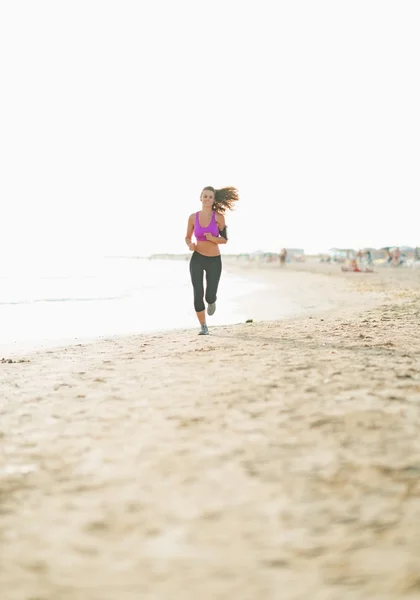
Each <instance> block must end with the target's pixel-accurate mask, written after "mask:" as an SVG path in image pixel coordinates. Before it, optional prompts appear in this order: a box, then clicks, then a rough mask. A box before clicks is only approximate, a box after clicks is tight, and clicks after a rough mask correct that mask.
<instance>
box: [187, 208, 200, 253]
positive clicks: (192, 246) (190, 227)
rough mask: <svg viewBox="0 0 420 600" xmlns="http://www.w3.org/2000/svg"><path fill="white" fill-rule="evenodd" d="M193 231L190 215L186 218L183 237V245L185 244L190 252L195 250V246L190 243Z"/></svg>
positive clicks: (192, 220)
mask: <svg viewBox="0 0 420 600" xmlns="http://www.w3.org/2000/svg"><path fill="white" fill-rule="evenodd" d="M193 231H194V215H190V216H189V218H188V225H187V234H186V236H185V243H186V244H187V246H188V248H189V249H190V250H191V251H194V250H195V249H196V248H197V246H196V244H193V243H192V234H193Z"/></svg>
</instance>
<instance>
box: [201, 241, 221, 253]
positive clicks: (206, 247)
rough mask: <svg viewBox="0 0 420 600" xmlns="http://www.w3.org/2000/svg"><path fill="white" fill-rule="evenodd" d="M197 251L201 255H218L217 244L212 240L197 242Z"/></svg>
mask: <svg viewBox="0 0 420 600" xmlns="http://www.w3.org/2000/svg"><path fill="white" fill-rule="evenodd" d="M197 252H198V253H199V254H202V255H203V256H219V254H220V250H219V246H218V244H215V243H214V242H197Z"/></svg>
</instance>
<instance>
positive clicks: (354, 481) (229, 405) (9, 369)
mask: <svg viewBox="0 0 420 600" xmlns="http://www.w3.org/2000/svg"><path fill="white" fill-rule="evenodd" d="M365 279H366V278H365ZM351 285H353V284H351ZM359 285H362V287H363V289H362V292H364V293H362V292H358V293H360V297H361V298H365V299H368V298H369V297H371V296H370V294H371V293H372V290H373V293H374V297H373V296H372V300H373V298H376V300H379V299H381V303H380V304H379V305H378V304H377V305H370V304H369V302H367V303H366V305H365V306H363V305H364V302H361V304H359V305H358V306H357V307H356V306H355V305H351V304H350V305H346V306H343V307H342V308H341V309H340V308H338V310H334V311H329V312H326V313H324V314H309V315H305V316H303V317H297V318H296V317H294V318H290V319H284V320H280V321H279V320H277V321H266V322H253V323H249V324H238V325H225V326H218V327H217V328H215V329H214V333H213V334H212V335H209V336H205V337H204V336H197V335H191V331H190V330H180V331H171V332H165V333H161V334H159V333H156V334H153V335H149V334H144V335H134V336H129V337H124V338H116V339H110V338H109V339H107V340H101V341H97V342H94V343H93V344H86V345H82V346H70V347H65V348H59V349H51V350H43V351H41V352H37V353H34V354H32V355H31V356H29V359H30V361H29V362H25V363H22V364H1V365H0V368H1V369H2V386H1V391H2V397H3V399H4V400H3V405H2V409H1V410H2V428H1V430H2V454H0V457H1V460H2V464H1V468H0V491H1V494H0V500H1V511H0V535H1V536H2V542H3V543H2V561H1V564H0V589H2V591H4V594H5V595H6V596H7V598H8V600H26V599H27V598H29V597H40V598H42V599H43V600H56V599H57V598H60V600H81V599H82V598H83V600H115V598H124V600H137V599H138V598H139V597H142V598H150V599H152V598H155V597H164V598H171V599H173V600H185V599H186V598H200V599H201V600H230V599H231V598H232V597H238V598H242V599H243V600H255V599H256V598H265V599H267V600H277V599H278V597H279V593H280V594H281V597H282V598H284V600H295V599H296V598H301V597H305V598H311V599H312V598H313V599H314V600H324V598H327V597H328V598H331V600H341V599H342V598H349V599H350V598H351V599H353V598H357V600H368V599H369V600H370V599H371V598H375V599H377V600H395V599H396V598H400V597H401V598H402V597H404V598H406V599H408V600H414V598H417V596H418V586H419V585H420V579H419V575H418V566H417V560H416V557H417V556H418V553H419V551H420V546H419V539H420V525H419V523H420V519H419V517H420V513H419V508H418V506H419V497H420V484H419V473H420V442H419V439H420V436H419V433H420V413H419V411H418V407H419V405H420V368H419V367H420V321H419V316H420V295H419V291H418V288H417V287H416V285H417V284H416V281H414V282H411V283H410V282H407V281H405V279H404V278H402V279H400V280H398V281H397V280H394V286H392V285H391V282H390V281H388V280H387V279H382V280H379V279H378V280H371V281H370V282H368V283H366V281H365V282H363V281H362V280H359V281H358V282H357V285H356V288H357V286H359ZM366 287H367V291H368V293H367V294H366V293H365V292H366V289H365V288H366ZM378 292H380V293H379V294H378V295H377V296H376V294H377V293H378ZM203 381H205V382H206V384H205V385H203ZM416 523H417V525H416Z"/></svg>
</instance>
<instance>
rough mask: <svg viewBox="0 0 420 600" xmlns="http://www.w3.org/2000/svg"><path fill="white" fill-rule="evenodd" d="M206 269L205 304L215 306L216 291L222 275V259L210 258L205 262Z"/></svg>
mask: <svg viewBox="0 0 420 600" xmlns="http://www.w3.org/2000/svg"><path fill="white" fill-rule="evenodd" d="M205 269H206V284H207V285H206V302H207V304H215V303H216V300H217V289H218V287H219V281H220V276H221V274H222V257H221V256H212V257H209V258H208V260H207V264H206V265H205Z"/></svg>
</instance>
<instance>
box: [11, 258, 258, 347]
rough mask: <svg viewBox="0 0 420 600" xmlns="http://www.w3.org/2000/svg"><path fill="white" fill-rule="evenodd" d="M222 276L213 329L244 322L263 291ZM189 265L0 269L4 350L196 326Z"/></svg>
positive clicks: (135, 262) (133, 261) (149, 262)
mask: <svg viewBox="0 0 420 600" xmlns="http://www.w3.org/2000/svg"><path fill="white" fill-rule="evenodd" d="M263 287H264V285H262V284H261V283H259V282H255V281H252V280H250V279H249V278H246V277H240V276H237V275H235V274H232V273H229V272H228V271H226V269H225V270H224V272H223V274H222V278H221V282H220V286H219V293H218V303H217V311H216V314H215V315H214V316H213V317H211V319H210V318H209V319H208V321H209V323H210V324H213V325H221V324H232V323H238V322H243V321H244V320H245V319H246V318H247V317H248V316H249V315H246V314H244V313H243V304H242V303H241V299H243V298H244V296H246V295H247V294H250V293H252V292H255V291H257V290H259V289H261V288H263ZM197 326H198V324H197V318H196V316H195V312H194V307H193V293H192V285H191V281H190V275H189V263H188V261H187V260H153V259H148V258H97V257H96V258H90V259H87V258H85V259H83V258H79V259H77V260H75V259H74V260H72V259H66V260H64V259H60V258H58V257H57V258H56V259H55V258H54V257H53V256H52V257H50V258H49V259H48V260H42V261H36V260H31V257H27V259H25V260H23V261H19V262H13V261H6V262H4V263H3V264H2V265H1V266H0V336H1V338H0V345H2V346H5V345H9V344H20V343H32V344H40V345H48V343H50V344H54V343H56V342H58V341H62V340H83V339H91V338H99V337H103V336H114V335H128V334H137V333H147V332H151V331H161V330H170V329H178V328H190V327H197Z"/></svg>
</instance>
